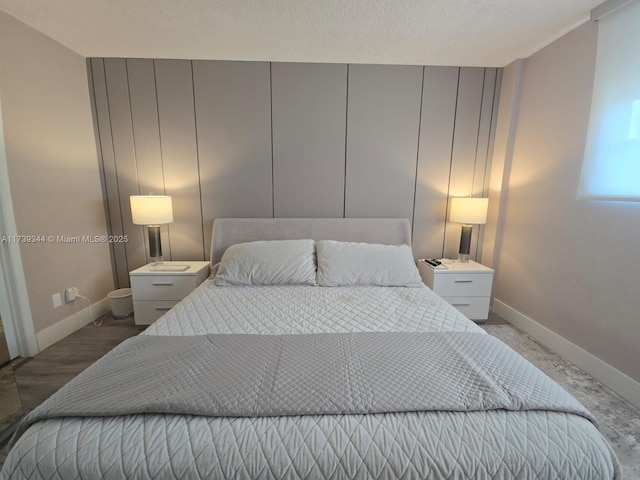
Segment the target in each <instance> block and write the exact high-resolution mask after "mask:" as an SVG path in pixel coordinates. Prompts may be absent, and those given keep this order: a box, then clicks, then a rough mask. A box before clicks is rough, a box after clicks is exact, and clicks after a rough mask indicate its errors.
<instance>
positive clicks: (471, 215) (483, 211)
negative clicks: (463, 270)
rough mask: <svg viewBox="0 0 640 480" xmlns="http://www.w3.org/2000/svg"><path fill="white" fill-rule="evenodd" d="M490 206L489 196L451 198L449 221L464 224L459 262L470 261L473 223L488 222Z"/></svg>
mask: <svg viewBox="0 0 640 480" xmlns="http://www.w3.org/2000/svg"><path fill="white" fill-rule="evenodd" d="M488 208H489V199H488V198H472V197H463V198H452V199H451V211H450V212H449V221H450V222H455V223H461V224H462V233H461V235H460V250H459V251H458V261H459V262H463V263H467V262H468V261H469V251H470V250H471V231H472V229H473V225H483V224H485V223H487V210H488Z"/></svg>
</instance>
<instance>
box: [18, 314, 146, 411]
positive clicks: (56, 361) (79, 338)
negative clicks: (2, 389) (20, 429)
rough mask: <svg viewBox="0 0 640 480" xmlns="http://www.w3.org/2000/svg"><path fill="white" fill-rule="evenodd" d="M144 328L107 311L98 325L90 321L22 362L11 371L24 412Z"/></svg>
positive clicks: (131, 319) (31, 408)
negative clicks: (108, 313)
mask: <svg viewBox="0 0 640 480" xmlns="http://www.w3.org/2000/svg"><path fill="white" fill-rule="evenodd" d="M144 329H145V327H143V326H137V325H135V324H134V323H133V317H130V318H127V319H123V320H116V319H114V318H113V317H112V316H111V315H109V316H108V317H106V318H105V319H104V320H103V323H102V325H101V326H100V327H97V326H95V325H94V324H93V323H90V324H89V325H87V326H86V327H83V328H81V329H80V330H78V331H76V332H75V333H72V334H71V335H69V336H68V337H66V338H64V339H63V340H61V341H59V342H58V343H55V344H53V345H51V346H50V347H49V348H47V349H45V350H43V351H42V352H40V353H39V354H38V355H37V356H36V357H34V358H32V359H30V360H29V361H27V362H24V363H22V364H21V365H20V366H18V367H17V368H15V370H14V374H15V377H16V383H17V384H18V390H19V392H20V399H21V400H22V407H23V408H24V410H25V412H29V411H31V410H33V409H34V408H35V407H37V406H38V405H40V404H41V403H42V402H43V401H45V400H46V399H47V398H49V397H50V396H51V394H53V393H54V392H55V391H56V390H58V389H59V388H60V387H62V386H63V385H64V384H65V383H67V382H68V381H69V380H71V379H72V378H73V377H75V376H76V375H77V374H78V373H80V372H81V371H83V370H84V369H85V368H87V367H88V366H89V365H91V364H92V363H94V362H95V361H96V360H98V359H99V358H100V357H102V356H103V355H104V354H105V353H107V352H108V351H110V350H111V349H113V347H115V346H116V345H118V344H119V343H120V342H122V341H123V340H126V339H127V338H129V337H133V336H134V335H137V334H138V333H140V332H141V331H142V330H144Z"/></svg>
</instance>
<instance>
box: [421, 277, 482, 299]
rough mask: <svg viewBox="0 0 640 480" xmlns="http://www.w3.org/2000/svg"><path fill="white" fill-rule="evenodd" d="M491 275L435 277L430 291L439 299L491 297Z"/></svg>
mask: <svg viewBox="0 0 640 480" xmlns="http://www.w3.org/2000/svg"><path fill="white" fill-rule="evenodd" d="M492 282H493V274H492V273H456V274H455V275H451V274H444V275H435V278H434V280H433V288H432V290H433V291H434V292H436V293H437V294H438V295H440V296H441V297H487V296H490V295H491V283H492Z"/></svg>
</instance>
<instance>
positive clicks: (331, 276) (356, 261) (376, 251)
mask: <svg viewBox="0 0 640 480" xmlns="http://www.w3.org/2000/svg"><path fill="white" fill-rule="evenodd" d="M316 250H317V256H318V285H322V286H325V287H339V286H344V285H379V286H383V287H422V286H423V284H422V280H421V278H420V273H419V272H418V267H416V262H415V260H414V259H413V253H412V252H411V247H409V246H408V245H377V244H371V243H354V242H335V241H333V240H320V241H318V242H316Z"/></svg>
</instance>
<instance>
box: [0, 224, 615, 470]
mask: <svg viewBox="0 0 640 480" xmlns="http://www.w3.org/2000/svg"><path fill="white" fill-rule="evenodd" d="M285 239H286V240H289V239H313V240H314V241H321V240H335V241H340V242H367V243H371V244H384V245H402V244H405V245H410V244H411V238H410V228H409V223H408V221H406V220H402V219H218V220H216V221H215V223H214V229H213V235H212V253H211V258H212V263H214V264H215V263H217V262H218V261H219V260H220V259H221V258H222V256H223V254H224V253H225V252H226V251H227V249H229V248H230V247H232V246H234V245H237V244H243V243H244V242H253V241H278V240H285ZM376 332H384V333H381V334H384V335H386V334H387V333H388V334H390V335H393V334H399V335H407V334H412V335H413V334H419V335H426V336H428V335H430V334H437V335H442V336H447V335H458V336H460V335H467V334H468V335H470V336H473V337H474V338H475V337H480V336H481V337H489V336H488V335H486V334H485V333H484V331H483V330H482V329H481V328H479V327H478V326H477V325H476V324H474V323H473V322H471V321H469V320H468V319H467V318H465V317H464V315H462V314H461V313H460V312H458V311H457V310H455V309H454V308H453V307H451V306H449V305H448V304H447V303H446V302H444V300H442V299H441V298H439V297H438V296H437V295H436V294H434V293H433V292H432V291H431V290H429V289H428V288H427V287H426V286H424V285H422V286H421V287H415V288H406V287H390V286H368V285H350V286H338V287H319V286H311V285H260V286H256V285H253V286H238V285H230V286H218V285H216V282H214V281H213V280H208V281H206V282H205V283H204V284H202V285H201V286H200V287H198V288H197V289H196V290H195V291H194V292H192V293H191V294H190V295H189V296H188V297H187V298H186V299H185V300H183V301H182V302H181V303H179V304H178V305H177V306H176V307H174V309H172V310H171V311H170V312H168V313H167V314H165V315H164V316H163V317H161V318H160V319H159V320H158V321H157V322H155V323H154V324H153V325H151V326H150V327H149V328H148V329H147V330H146V331H145V332H143V334H142V335H144V336H153V337H163V338H165V337H170V338H173V337H194V338H195V337H202V336H206V335H211V334H213V335H214V336H216V338H222V337H220V336H219V335H218V334H224V335H231V336H230V337H227V338H229V339H231V338H236V337H243V336H244V337H247V338H248V337H255V338H260V337H262V336H265V335H269V336H284V337H300V338H302V337H305V336H308V335H318V334H339V335H343V334H345V335H350V334H354V335H357V334H359V333H362V334H366V335H368V334H371V333H376ZM274 338H275V337H274ZM439 338H440V337H439ZM454 338H458V337H454ZM445 363H446V362H445ZM532 368H533V367H532ZM0 478H1V479H7V478H63V479H67V478H114V479H115V478H381V479H382V478H531V479H534V478H536V479H538V478H581V479H588V478H593V479H595V478H598V479H604V478H620V471H619V466H618V462H617V460H616V457H615V454H614V453H613V451H612V450H611V448H610V446H609V444H608V443H607V441H606V440H605V439H604V438H603V437H602V435H601V434H600V433H599V431H598V429H597V428H596V426H595V425H594V424H593V422H592V421H590V420H589V419H588V418H585V416H584V415H580V414H576V413H569V412H564V411H545V410H538V409H531V410H521V411H517V410H516V411H511V410H505V409H500V408H497V409H491V410H488V411H442V410H439V411H396V412H393V411H392V412H378V413H369V414H330V415H327V414H322V415H321V414H304V415H291V414H284V415H270V416H233V415H227V416H204V415H187V414H167V413H144V414H142V413H138V414H128V415H116V416H104V417H91V416H87V417H74V416H65V417H62V418H47V419H43V420H39V421H35V422H34V423H33V424H31V425H29V426H28V428H26V431H25V432H24V433H23V434H22V435H21V436H20V438H19V439H18V441H17V443H16V444H15V446H14V447H13V448H12V450H11V452H10V454H9V456H8V458H7V460H6V463H5V465H4V468H3V470H2V472H1V473H0Z"/></svg>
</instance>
